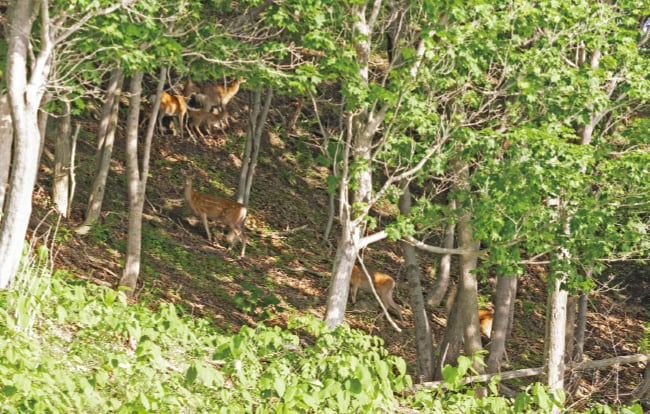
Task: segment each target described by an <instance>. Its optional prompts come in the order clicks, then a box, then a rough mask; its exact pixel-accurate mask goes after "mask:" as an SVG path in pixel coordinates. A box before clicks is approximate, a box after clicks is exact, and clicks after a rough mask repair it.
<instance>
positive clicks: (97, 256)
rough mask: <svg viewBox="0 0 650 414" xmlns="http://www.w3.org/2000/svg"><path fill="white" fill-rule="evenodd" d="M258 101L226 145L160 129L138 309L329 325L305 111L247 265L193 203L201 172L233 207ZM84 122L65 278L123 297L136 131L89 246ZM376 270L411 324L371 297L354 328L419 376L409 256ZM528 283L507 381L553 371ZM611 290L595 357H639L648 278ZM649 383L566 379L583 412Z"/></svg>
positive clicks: (594, 333) (228, 320)
mask: <svg viewBox="0 0 650 414" xmlns="http://www.w3.org/2000/svg"><path fill="white" fill-rule="evenodd" d="M246 93H247V92H246V91H243V92H240V94H239V96H238V97H237V98H236V99H235V100H234V101H233V102H232V103H231V105H232V107H231V109H230V113H231V121H230V126H229V127H228V128H226V129H225V131H220V132H218V133H216V134H214V136H210V137H205V138H199V139H198V140H197V141H196V142H193V141H192V140H191V139H189V138H188V137H187V135H186V136H185V138H184V139H181V138H180V137H179V136H174V135H172V134H161V133H160V131H158V133H157V135H156V136H155V137H154V141H153V148H152V152H151V163H150V165H151V171H150V177H149V180H148V184H147V190H146V194H147V198H146V203H145V209H144V220H143V232H142V265H141V272H140V283H139V285H138V300H140V301H147V303H150V304H151V306H152V307H155V306H156V304H157V303H158V302H159V301H169V302H173V303H175V304H176V305H177V306H178V307H180V308H182V309H183V310H184V311H185V312H187V313H188V314H192V315H196V316H201V317H206V318H210V319H211V320H213V321H214V324H215V326H218V327H220V328H222V329H223V330H224V332H228V331H231V330H235V331H236V330H237V329H238V328H239V327H241V326H243V325H251V326H254V325H256V324H258V323H260V322H263V323H265V324H267V325H279V326H284V325H285V324H286V321H287V319H288V318H289V317H291V316H294V315H297V314H302V313H311V314H315V315H317V316H319V317H321V316H323V315H324V313H325V303H326V296H327V287H328V285H329V277H330V272H331V267H332V262H333V257H334V254H335V243H336V235H337V231H338V230H339V229H338V227H337V225H336V224H335V225H334V228H333V231H332V233H331V234H332V236H331V237H330V238H329V239H327V240H325V239H324V231H325V228H326V224H327V218H328V211H329V207H328V206H329V201H328V196H327V192H326V185H325V178H326V176H327V169H326V168H324V167H322V166H320V165H319V163H318V157H319V155H320V141H319V138H318V137H316V136H314V135H313V134H312V133H310V132H309V131H310V130H311V129H313V126H312V125H309V121H308V119H307V118H308V117H301V118H300V119H299V120H298V123H297V127H296V128H293V129H292V130H289V131H288V130H287V129H286V127H285V125H286V118H289V116H290V114H291V113H292V111H293V109H292V108H294V107H293V106H292V105H290V103H278V105H276V106H275V107H274V109H273V110H272V112H271V114H270V119H269V121H268V123H267V125H266V131H265V134H264V138H263V143H262V148H261V151H260V159H259V165H258V166H257V170H256V175H255V179H254V184H253V188H252V191H251V199H250V200H251V201H250V206H249V216H248V218H247V222H246V233H247V235H248V239H249V246H248V248H247V251H246V253H247V254H246V257H245V258H243V259H240V258H239V257H238V252H239V249H238V248H235V249H232V250H229V249H228V248H227V246H228V243H227V242H226V240H225V237H224V235H223V232H224V231H225V229H224V228H223V227H219V226H218V225H216V224H215V223H214V222H212V223H211V227H212V229H213V233H214V234H215V235H216V236H217V238H218V243H214V244H210V243H208V241H207V238H206V235H205V231H204V229H203V226H202V224H201V222H200V220H199V219H198V217H196V216H195V215H193V214H192V213H191V212H190V211H189V208H188V207H187V206H186V205H185V203H184V199H183V188H182V187H183V179H182V176H181V174H180V171H181V170H191V171H193V173H194V175H195V179H194V187H195V189H200V190H201V191H204V192H206V193H209V194H215V195H222V196H233V194H234V191H235V189H236V188H237V183H238V179H239V170H240V166H241V154H242V153H243V149H244V142H245V135H246V125H247V122H248V112H247V111H248V109H247V107H246V106H245V104H244V98H245V97H246ZM121 119H125V117H122V118H121ZM75 122H77V120H73V129H74V126H75ZM79 122H80V125H81V134H80V136H79V139H78V145H77V149H78V152H77V155H76V159H77V166H76V181H77V187H76V194H75V196H74V202H73V206H72V214H71V217H69V218H68V219H63V220H62V222H61V223H60V225H59V229H58V233H57V238H56V241H57V243H56V249H57V252H56V268H57V269H65V270H67V271H69V273H70V275H71V277H81V278H87V279H90V280H92V281H94V282H96V283H99V284H103V285H106V286H110V287H116V286H117V284H118V281H119V278H120V276H121V272H122V268H123V264H124V258H125V256H124V252H125V250H126V240H127V228H128V196H127V190H126V168H125V161H124V160H125V157H124V136H123V133H124V125H123V124H122V125H120V128H119V132H118V134H119V135H118V137H117V139H116V148H115V151H114V156H113V161H112V166H111V172H110V174H109V178H108V183H107V186H106V189H107V191H106V197H105V200H104V204H103V210H102V211H103V213H102V216H101V219H100V220H99V222H98V223H97V224H96V225H95V226H94V227H93V229H92V230H91V231H90V233H88V234H87V235H84V236H80V235H78V234H76V233H75V232H74V231H73V229H74V227H75V226H77V225H79V224H80V223H81V222H82V220H83V215H84V212H85V209H86V203H87V200H88V196H89V189H90V185H91V183H92V179H93V173H94V169H95V150H96V142H97V139H96V137H95V131H96V125H97V121H96V120H93V119H83V120H79ZM314 130H315V129H314ZM48 142H51V140H50V139H48ZM52 151H53V148H51V147H48V148H46V151H45V156H44V158H43V163H42V166H41V170H40V174H39V179H38V183H37V187H36V191H35V193H34V205H35V212H34V214H33V215H32V216H33V219H32V225H31V231H32V238H34V239H36V240H37V239H38V238H39V237H42V234H43V232H44V229H46V228H47V227H48V226H47V224H52V223H53V220H55V219H54V217H55V215H52V214H48V212H50V211H51V201H50V194H51V183H52V171H53V165H52V164H53V162H52V154H51V153H52ZM395 211H396V207H395V206H392V205H390V204H389V203H387V202H383V203H380V206H379V207H378V208H376V209H375V211H373V215H374V216H375V218H376V219H377V222H378V225H379V226H380V227H381V226H382V225H383V224H385V223H388V222H389V221H390V219H391V216H392V215H393V214H394V213H395ZM434 242H435V241H434ZM364 258H365V260H366V261H367V263H368V264H371V265H372V266H374V267H376V268H378V269H382V270H383V271H384V272H386V273H389V274H391V275H393V276H394V277H395V279H396V281H397V284H398V287H397V291H396V300H397V301H398V303H400V304H401V305H402V308H403V310H404V312H403V313H404V314H405V318H404V322H400V321H396V323H397V324H398V325H399V326H400V328H401V332H398V331H396V330H394V329H393V328H392V327H391V326H390V324H388V323H387V321H386V319H385V317H383V316H382V315H381V313H380V310H379V307H378V306H377V305H376V303H375V302H374V299H372V298H371V297H370V296H369V295H368V294H364V293H363V292H362V293H360V299H363V300H359V301H358V302H357V304H356V306H351V305H350V306H349V308H348V312H347V314H346V317H347V322H348V323H349V324H350V325H351V326H353V327H355V328H359V329H362V330H364V331H366V332H367V333H369V334H373V335H377V336H379V337H381V338H382V339H383V340H384V341H385V346H386V348H387V349H388V351H389V352H391V353H392V354H395V355H399V356H401V357H403V358H404V359H405V360H406V361H407V362H408V364H409V367H410V371H411V373H413V372H414V367H415V364H414V359H415V339H414V325H413V317H412V314H411V313H410V309H409V307H408V288H407V285H406V282H405V275H404V269H403V267H402V262H403V261H402V257H401V249H400V247H399V245H398V244H397V243H394V242H390V241H382V242H379V243H376V244H373V245H371V246H370V247H369V248H367V249H366V250H365V252H364ZM419 260H420V263H421V270H422V273H423V275H424V276H423V288H424V290H425V293H426V292H427V291H428V290H430V288H431V286H432V283H431V282H432V280H431V276H429V273H430V270H431V264H432V262H433V261H434V260H435V258H434V257H432V256H431V255H430V254H426V253H420V255H419ZM520 280H521V281H520V283H519V290H518V297H517V301H516V310H515V321H514V330H513V336H512V338H511V339H510V341H509V342H508V349H507V352H508V356H509V360H508V361H507V362H506V363H504V365H503V370H509V369H518V368H526V367H539V366H541V365H542V354H543V347H544V341H543V338H544V320H545V304H546V283H545V269H544V268H543V267H542V266H531V267H530V268H528V269H527V271H526V272H525V275H524V276H523V277H521V279H520ZM602 280H603V282H602V285H601V286H600V287H599V289H598V291H597V292H595V293H593V294H592V295H591V296H590V301H589V313H588V323H587V331H586V343H585V345H586V347H585V357H586V358H588V359H592V360H597V359H603V358H609V357H613V356H618V355H626V354H632V353H636V352H639V351H640V343H641V339H642V337H643V330H644V324H646V323H647V321H649V320H650V269H649V267H648V266H647V265H643V266H641V265H631V264H625V265H618V266H613V267H611V268H610V269H609V271H608V272H607V273H606V276H605V277H604V278H603V279H602ZM493 287H494V280H493V278H491V277H481V279H480V293H481V300H482V301H485V302H489V301H490V298H491V295H492V294H493V292H494V288H493ZM431 312H432V313H433V314H434V315H436V318H435V319H433V320H432V326H433V331H434V341H435V342H437V341H438V340H439V339H440V337H441V335H442V332H443V326H441V324H440V323H437V322H436V321H439V320H444V310H442V309H432V310H431ZM641 374H642V366H640V365H638V366H637V365H633V366H622V367H618V368H610V369H607V370H601V371H594V372H584V373H583V375H582V376H581V378H580V379H579V381H574V379H573V378H567V381H572V382H573V385H572V386H571V387H570V389H571V392H570V401H571V404H572V405H573V407H581V406H583V405H584V403H585V402H587V401H598V402H602V403H606V404H616V403H618V402H624V403H627V402H629V393H630V392H631V391H632V389H633V388H634V386H635V385H636V384H637V383H638V381H639V380H640V378H641ZM533 380H535V379H534V378H532V379H525V380H520V381H511V382H509V383H508V385H509V386H510V387H512V388H515V389H516V388H518V387H521V386H525V385H526V384H527V383H528V382H530V381H533Z"/></svg>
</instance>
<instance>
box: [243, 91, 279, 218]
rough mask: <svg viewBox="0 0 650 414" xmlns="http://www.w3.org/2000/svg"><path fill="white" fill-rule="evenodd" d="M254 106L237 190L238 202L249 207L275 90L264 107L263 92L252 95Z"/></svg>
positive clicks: (265, 101) (269, 95) (270, 92)
mask: <svg viewBox="0 0 650 414" xmlns="http://www.w3.org/2000/svg"><path fill="white" fill-rule="evenodd" d="M252 97H253V98H252V101H253V102H252V105H251V110H250V116H249V120H248V130H247V132H246V146H245V148H244V159H243V162H242V168H241V172H240V174H239V187H238V189H237V202H239V203H242V204H243V205H244V206H246V207H248V202H249V199H250V194H251V188H252V187H253V178H254V177H255V168H256V167H257V159H258V156H259V153H260V147H261V144H262V132H263V131H264V125H265V124H266V119H267V118H268V114H269V109H270V108H271V101H272V99H273V89H272V88H271V89H269V90H268V92H267V94H266V98H265V99H264V106H262V91H261V90H258V91H257V92H254V93H252Z"/></svg>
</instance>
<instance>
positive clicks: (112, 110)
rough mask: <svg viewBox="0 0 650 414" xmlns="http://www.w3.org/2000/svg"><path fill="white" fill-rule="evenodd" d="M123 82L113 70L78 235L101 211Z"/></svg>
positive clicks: (120, 70)
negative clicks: (92, 173)
mask: <svg viewBox="0 0 650 414" xmlns="http://www.w3.org/2000/svg"><path fill="white" fill-rule="evenodd" d="M123 81H124V72H123V71H122V69H120V68H118V69H113V71H112V72H111V78H110V80H109V83H108V89H107V91H106V99H105V101H104V106H103V108H102V119H101V121H100V124H99V131H98V133H97V156H96V162H97V168H96V170H95V177H94V179H93V184H92V188H91V190H90V197H89V198H88V206H87V208H86V217H85V218H84V222H83V223H82V224H81V225H80V226H79V227H77V228H76V229H75V231H76V232H77V233H79V234H86V233H88V231H89V230H90V226H91V225H92V224H93V223H94V222H95V221H96V220H97V219H98V218H99V215H100V213H101V210H102V203H103V201H104V191H105V190H106V179H107V177H108V171H109V168H110V165H111V157H112V156H113V145H114V143H115V130H116V127H117V121H118V111H119V106H120V95H121V94H122V82H123ZM158 104H159V103H158Z"/></svg>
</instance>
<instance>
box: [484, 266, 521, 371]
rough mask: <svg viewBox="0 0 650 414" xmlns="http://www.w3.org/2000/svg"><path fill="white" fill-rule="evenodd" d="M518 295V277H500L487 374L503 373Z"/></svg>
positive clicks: (498, 279) (498, 278)
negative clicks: (502, 368)
mask: <svg viewBox="0 0 650 414" xmlns="http://www.w3.org/2000/svg"><path fill="white" fill-rule="evenodd" d="M516 293H517V277H516V276H498V277H497V290H496V295H495V299H494V322H493V323H492V334H491V335H490V355H489V356H488V360H487V372H488V373H496V372H500V371H501V361H502V360H503V357H504V356H505V355H506V342H507V340H508V337H509V336H510V328H509V327H510V326H511V325H512V324H511V321H512V319H513V311H514V303H515V297H516Z"/></svg>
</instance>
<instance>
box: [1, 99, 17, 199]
mask: <svg viewBox="0 0 650 414" xmlns="http://www.w3.org/2000/svg"><path fill="white" fill-rule="evenodd" d="M13 139H14V127H13V123H12V121H11V109H10V108H9V97H8V96H7V95H6V94H2V95H0V211H3V206H4V203H5V194H6V191H7V180H9V166H10V165H11V142H12V141H13Z"/></svg>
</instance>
